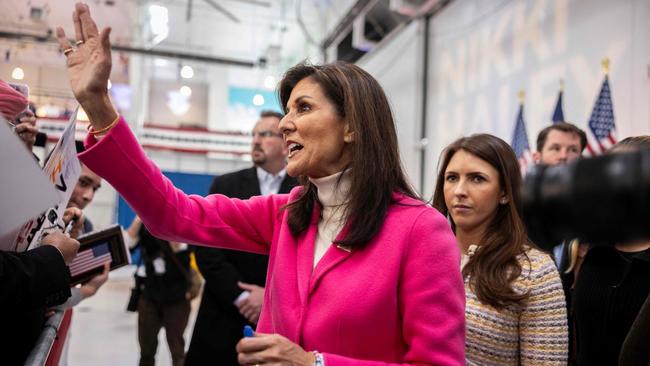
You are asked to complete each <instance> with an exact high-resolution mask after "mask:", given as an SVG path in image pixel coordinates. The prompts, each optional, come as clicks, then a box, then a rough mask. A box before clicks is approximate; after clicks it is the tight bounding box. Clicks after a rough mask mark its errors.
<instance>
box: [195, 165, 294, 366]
mask: <svg viewBox="0 0 650 366" xmlns="http://www.w3.org/2000/svg"><path fill="white" fill-rule="evenodd" d="M296 184H297V182H296V180H295V179H294V178H291V177H289V176H288V175H287V176H285V178H284V180H283V181H282V185H281V186H280V191H279V193H288V192H289V191H290V190H291V188H293V187H294V186H295V185H296ZM213 193H220V194H224V195H226V196H228V197H233V198H241V199H247V198H250V197H252V196H259V195H260V194H261V193H260V187H259V182H258V179H257V171H256V168H255V167H253V168H249V169H244V170H240V171H237V172H234V173H229V174H224V175H221V176H218V177H216V178H215V179H214V181H213V182H212V185H211V187H210V194H213ZM195 253H196V261H197V264H198V265H199V269H200V270H201V274H202V275H203V277H204V278H205V288H204V290H203V297H202V299H201V306H200V307H199V313H198V314H197V317H196V323H195V325H194V333H193V334H192V340H191V342H190V347H189V350H188V351H187V356H186V359H185V364H186V365H187V366H196V365H219V366H221V365H238V363H237V352H236V351H235V345H236V344H237V342H239V340H240V339H241V337H242V330H243V327H244V325H246V324H248V322H247V321H246V319H245V318H244V317H243V316H242V315H241V314H239V310H238V309H237V307H236V306H235V305H234V304H233V302H234V301H235V300H236V299H237V297H238V296H239V295H240V294H241V293H242V290H241V289H240V288H239V287H238V286H237V281H242V282H246V283H252V284H256V285H259V286H264V283H265V281H266V270H267V266H268V256H265V255H259V254H252V253H246V252H239V251H233V250H226V249H216V248H207V247H196V248H195Z"/></svg>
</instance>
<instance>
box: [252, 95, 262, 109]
mask: <svg viewBox="0 0 650 366" xmlns="http://www.w3.org/2000/svg"><path fill="white" fill-rule="evenodd" d="M253 104H254V105H256V106H261V105H264V96H262V94H255V96H254V97H253Z"/></svg>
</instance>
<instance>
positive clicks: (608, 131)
mask: <svg viewBox="0 0 650 366" xmlns="http://www.w3.org/2000/svg"><path fill="white" fill-rule="evenodd" d="M588 125H589V130H588V132H587V139H588V140H589V141H588V143H587V148H586V149H585V153H584V154H585V155H587V156H596V155H600V154H602V153H604V152H605V151H607V149H609V148H610V147H612V145H614V144H615V143H616V124H615V123H614V108H613V105H612V96H611V93H610V90H609V78H608V77H607V75H605V80H603V86H602V87H601V88H600V93H599V94H598V98H597V99H596V104H595V105H594V109H593V110H592V111H591V117H590V118H589V124H588Z"/></svg>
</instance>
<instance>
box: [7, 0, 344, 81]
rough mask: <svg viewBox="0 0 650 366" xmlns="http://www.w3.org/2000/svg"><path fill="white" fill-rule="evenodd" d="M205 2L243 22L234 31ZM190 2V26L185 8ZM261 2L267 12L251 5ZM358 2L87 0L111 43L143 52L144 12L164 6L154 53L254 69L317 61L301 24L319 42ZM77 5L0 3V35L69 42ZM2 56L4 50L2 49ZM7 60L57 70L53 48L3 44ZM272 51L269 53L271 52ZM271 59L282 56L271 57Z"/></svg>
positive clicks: (25, 0) (67, 0)
mask: <svg viewBox="0 0 650 366" xmlns="http://www.w3.org/2000/svg"><path fill="white" fill-rule="evenodd" d="M208 1H214V2H215V3H217V4H218V5H219V6H222V7H223V8H225V9H226V10H227V11H228V12H230V13H232V14H233V15H234V16H236V17H237V18H239V19H240V22H239V23H236V22H234V21H232V20H231V19H229V18H228V17H226V16H225V15H224V14H222V13H221V12H219V11H218V10H216V9H214V8H213V7H211V6H210V5H209V3H208ZM190 2H191V4H192V7H191V18H190V21H189V22H188V21H187V8H188V4H189V3H190ZM253 2H263V3H267V4H269V6H268V7H267V6H260V5H255V4H252V3H253ZM355 2H356V1H355V0H302V1H300V0H254V1H251V0H191V1H190V0H160V1H145V0H87V3H88V5H89V6H90V8H91V12H92V14H93V16H94V18H95V19H96V21H97V23H98V25H99V27H105V26H110V27H112V29H113V31H112V34H111V41H112V43H113V44H120V45H125V46H130V47H143V46H145V43H146V42H145V40H144V39H143V35H144V33H145V31H146V30H147V28H148V18H147V16H148V14H147V13H148V11H147V9H148V7H149V5H151V4H157V5H163V6H165V7H167V8H168V10H169V28H170V32H169V36H168V37H167V38H166V39H165V40H164V41H162V42H161V43H160V44H158V45H157V46H155V48H156V49H162V50H173V51H176V52H184V53H192V54H201V55H209V56H214V57H224V58H234V59H239V60H246V61H256V60H258V59H259V58H260V57H267V58H269V61H271V62H273V61H274V60H277V61H278V63H279V64H278V66H280V67H282V68H286V67H287V66H288V65H290V64H293V63H295V62H296V61H298V60H300V59H303V58H305V57H314V56H318V55H319V50H318V47H316V46H315V45H314V44H313V43H310V41H309V40H308V39H307V37H306V36H305V34H304V32H303V31H302V30H301V27H300V26H299V23H298V19H301V20H302V22H303V24H304V25H305V29H306V30H307V32H308V33H309V34H310V38H313V39H314V40H316V42H319V41H320V40H321V39H323V38H324V37H325V36H326V32H327V31H328V30H329V29H332V28H333V24H335V23H336V22H337V21H338V20H339V19H340V18H341V17H342V16H343V15H344V14H345V12H347V10H348V9H349V8H350V7H351V6H352V5H353V4H354V3H355ZM74 3H75V0H19V1H6V0H5V1H2V5H0V30H2V31H8V32H15V33H29V34H39V35H45V34H47V31H48V29H49V30H54V29H55V28H56V26H58V25H61V26H63V28H64V29H65V31H66V34H68V35H69V36H71V37H72V36H73V34H74V32H73V27H72V20H71V14H72V10H73V8H74ZM32 8H40V9H43V14H44V15H43V17H42V20H41V21H36V20H33V19H31V18H30V11H31V9H32ZM3 48H4V49H3ZM7 50H9V51H10V52H11V60H12V61H14V62H26V63H30V62H37V63H39V64H41V65H43V64H46V65H50V66H55V65H62V64H61V62H62V59H61V57H60V55H58V49H57V46H56V44H55V43H49V44H45V43H37V42H34V41H24V40H23V41H14V40H11V41H10V40H6V39H0V51H2V52H3V53H5V52H6V51H7ZM269 51H271V52H269ZM275 56H279V58H278V57H275Z"/></svg>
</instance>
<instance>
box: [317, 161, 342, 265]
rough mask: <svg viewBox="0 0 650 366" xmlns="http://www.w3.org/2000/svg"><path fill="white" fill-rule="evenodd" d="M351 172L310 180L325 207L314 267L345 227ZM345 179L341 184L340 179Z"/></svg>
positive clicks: (320, 224) (319, 223) (319, 222)
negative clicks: (344, 215)
mask: <svg viewBox="0 0 650 366" xmlns="http://www.w3.org/2000/svg"><path fill="white" fill-rule="evenodd" d="M348 172H349V170H346V171H344V172H339V173H336V174H333V175H330V176H327V177H323V178H309V181H310V182H312V183H313V184H314V185H315V186H316V188H317V190H318V200H319V201H320V203H321V205H322V206H323V210H322V212H321V217H320V220H319V221H318V234H316V248H315V250H314V264H313V265H314V267H316V264H317V263H318V261H320V259H321V258H323V255H325V252H326V251H327V248H329V247H330V245H332V242H333V241H334V239H336V236H337V235H338V234H339V232H340V231H341V229H343V226H344V225H345V218H344V217H343V214H344V213H345V207H346V205H347V203H348V202H347V198H348V193H349V192H350V174H349V173H348ZM341 174H343V178H342V179H341V181H340V182H339V181H338V180H339V177H340V176H341Z"/></svg>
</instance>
